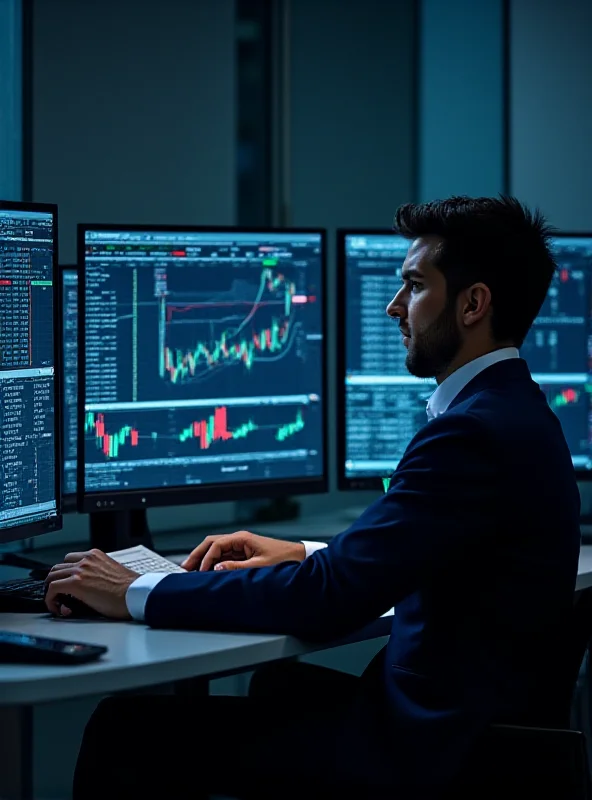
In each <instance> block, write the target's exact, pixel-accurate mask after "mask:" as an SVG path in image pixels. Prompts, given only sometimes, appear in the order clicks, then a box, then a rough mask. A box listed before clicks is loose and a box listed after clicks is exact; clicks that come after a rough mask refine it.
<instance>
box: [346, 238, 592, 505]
mask: <svg viewBox="0 0 592 800" xmlns="http://www.w3.org/2000/svg"><path fill="white" fill-rule="evenodd" d="M373 235H378V236H385V235H386V236H388V235H392V236H397V235H400V234H397V233H396V231H394V230H393V229H392V228H338V229H337V242H336V248H337V287H336V289H337V290H336V296H337V339H338V341H342V342H343V343H344V344H343V347H340V348H338V349H337V403H336V406H337V486H338V488H339V491H374V490H376V491H379V492H382V479H381V477H378V476H375V477H358V478H352V477H349V476H347V475H346V474H345V460H346V455H347V447H346V445H347V440H346V428H347V417H346V402H345V376H346V371H347V363H346V345H345V337H346V335H347V329H346V313H345V309H346V303H347V273H346V252H345V239H346V236H373ZM570 238H571V239H591V240H592V233H577V232H571V231H570V232H567V231H555V232H554V233H553V234H552V236H551V239H570ZM574 470H575V472H576V476H577V479H578V481H579V482H587V481H592V470H588V469H585V468H583V467H574Z"/></svg>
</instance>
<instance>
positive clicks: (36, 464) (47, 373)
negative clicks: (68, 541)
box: [0, 208, 57, 527]
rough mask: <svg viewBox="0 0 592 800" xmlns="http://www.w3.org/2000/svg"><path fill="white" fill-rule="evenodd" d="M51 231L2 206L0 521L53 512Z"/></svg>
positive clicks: (30, 215)
mask: <svg viewBox="0 0 592 800" xmlns="http://www.w3.org/2000/svg"><path fill="white" fill-rule="evenodd" d="M54 231H55V220H54V217H53V214H51V213H46V212H40V211H39V212H33V211H25V210H7V209H6V208H0V471H1V481H0V487H1V489H0V527H11V526H15V525H23V524H27V523H32V522H38V521H43V520H45V519H47V518H48V517H53V516H56V514H57V498H56V480H55V477H56V458H55V452H56V451H55V445H56V442H55V437H56V436H57V430H56V427H57V425H56V421H55V363H54V362H55V360H54V300H53V297H54V295H53V280H54V275H53V269H54Z"/></svg>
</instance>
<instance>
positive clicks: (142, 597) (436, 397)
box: [125, 347, 520, 622]
mask: <svg viewBox="0 0 592 800" xmlns="http://www.w3.org/2000/svg"><path fill="white" fill-rule="evenodd" d="M509 358H520V354H519V352H518V350H517V349H516V348H515V347H503V348H501V349H500V350H494V351H493V352H492V353H486V354H485V355H484V356H480V357H479V358H475V359H474V360H473V361H469V363H468V364H465V365H464V366H462V367H459V369H457V370H456V371H455V372H453V373H452V375H449V376H448V377H447V378H446V380H444V381H442V383H441V384H440V385H439V386H438V388H437V389H436V391H435V392H434V393H433V394H432V395H431V397H430V399H429V400H428V405H427V409H426V411H427V415H428V420H432V419H434V418H435V417H438V416H440V414H443V413H444V412H445V411H447V409H448V407H449V406H450V404H451V403H452V401H453V400H454V398H455V397H456V396H457V395H458V394H459V393H460V392H461V391H462V390H463V389H464V388H465V386H466V385H467V383H469V381H472V380H473V378H475V377H476V376H477V375H478V374H479V373H480V372H482V371H483V370H484V369H487V367H491V366H493V365H494V364H497V363H498V361H506V360H507V359H509ZM302 544H303V545H304V550H305V553H306V558H308V557H309V556H311V555H312V554H313V553H314V552H315V551H316V550H321V549H322V548H323V547H327V545H326V543H324V542H305V541H303V542H302ZM168 574H170V573H167V572H149V573H147V574H146V575H140V577H139V578H137V579H136V580H135V581H134V582H133V583H132V584H131V585H130V587H129V588H128V590H127V594H126V596H125V602H126V603H127V609H128V611H129V613H130V614H131V616H132V617H133V618H134V619H135V620H138V622H142V621H143V619H144V611H145V608H146V601H147V600H148V595H149V594H150V592H151V591H152V589H154V587H155V586H156V584H157V583H160V581H161V580H162V579H163V578H166V576H167V575H168Z"/></svg>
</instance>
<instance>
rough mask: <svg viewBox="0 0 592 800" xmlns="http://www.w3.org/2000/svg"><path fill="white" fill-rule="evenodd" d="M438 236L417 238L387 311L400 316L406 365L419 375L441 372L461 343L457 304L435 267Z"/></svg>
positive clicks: (442, 372)
mask: <svg viewBox="0 0 592 800" xmlns="http://www.w3.org/2000/svg"><path fill="white" fill-rule="evenodd" d="M438 244H439V239H438V238H437V237H425V238H420V239H416V240H415V241H414V242H413V243H412V244H411V247H410V248H409V252H408V253H407V258H406V259H405V262H404V264H403V269H402V272H401V277H402V279H403V286H402V287H401V288H400V289H399V291H398V292H397V294H396V295H395V297H394V298H393V299H392V300H391V302H390V303H389V305H388V307H387V310H386V313H387V314H388V315H389V316H390V317H393V318H398V319H399V327H400V329H401V333H402V334H403V344H404V345H405V347H406V348H407V359H406V361H405V364H406V367H407V369H408V370H409V372H410V373H411V374H412V375H415V376H416V377H418V378H434V377H435V378H437V377H438V376H440V375H443V374H444V373H445V372H446V370H447V369H448V367H449V366H450V364H451V363H452V361H453V359H454V358H455V356H456V355H457V354H458V351H459V350H460V347H461V345H462V336H461V332H460V327H459V325H458V322H457V318H456V303H455V302H454V301H453V302H452V303H449V302H448V300H447V295H446V279H445V278H444V275H443V274H442V273H441V272H440V270H439V269H438V268H437V267H435V266H434V256H435V253H436V251H437V247H438Z"/></svg>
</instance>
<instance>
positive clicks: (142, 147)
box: [32, 0, 236, 545]
mask: <svg viewBox="0 0 592 800" xmlns="http://www.w3.org/2000/svg"><path fill="white" fill-rule="evenodd" d="M33 11H34V17H33V18H34V22H33V26H34V28H33V65H34V70H33V97H32V103H33V108H32V117H33V153H32V159H33V160H32V167H33V170H32V171H33V196H34V199H35V200H40V201H53V202H57V203H58V204H59V210H60V261H61V262H62V263H68V262H73V261H74V260H75V258H76V224H77V223H78V222H123V223H125V222H147V223H188V224H202V223H204V224H208V223H217V224H232V223H233V222H234V221H235V194H236V192H235V186H236V178H235V173H236V168H235V151H236V136H235V115H236V104H235V36H234V34H235V31H234V1H233V0H199V2H193V3H190V2H186V0H168V2H160V0H158V1H157V0H125V2H119V0H85V1H84V2H80V0H50V2H48V1H47V0H35V2H34V8H33ZM233 513H234V511H233V506H232V505H228V506H226V507H221V505H220V504H215V505H214V506H201V507H200V508H198V509H196V508H195V507H191V508H189V507H187V508H178V509H175V510H174V512H173V516H172V518H171V511H170V509H169V510H163V509H154V510H153V511H151V512H150V521H151V525H152V527H153V529H155V530H158V529H163V528H164V529H167V528H170V527H171V526H172V527H178V528H179V527H184V526H188V525H195V524H197V523H198V522H199V521H204V522H206V523H208V522H209V523H212V522H214V521H221V522H226V521H228V520H231V519H232V517H233ZM86 535H87V534H86V518H83V517H76V516H70V517H67V518H66V520H65V525H64V532H63V533H62V534H56V535H55V536H52V537H51V539H52V540H53V541H56V542H57V541H59V540H62V539H70V540H80V539H82V538H84V537H85V536H86ZM49 538H50V537H44V540H43V544H44V545H46V544H47V543H48V539H49Z"/></svg>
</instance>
